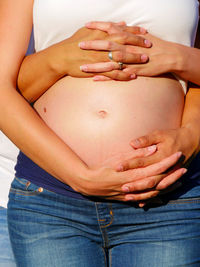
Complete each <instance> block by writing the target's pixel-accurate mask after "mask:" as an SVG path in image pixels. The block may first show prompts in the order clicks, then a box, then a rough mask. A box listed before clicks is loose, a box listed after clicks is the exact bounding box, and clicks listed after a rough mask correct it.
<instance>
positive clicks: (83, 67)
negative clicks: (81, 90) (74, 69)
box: [80, 65, 88, 71]
mask: <svg viewBox="0 0 200 267" xmlns="http://www.w3.org/2000/svg"><path fill="white" fill-rule="evenodd" d="M80 70H81V71H87V70H88V67H87V66H86V65H82V66H80Z"/></svg>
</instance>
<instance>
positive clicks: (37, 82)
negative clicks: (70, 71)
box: [17, 47, 65, 102]
mask: <svg viewBox="0 0 200 267" xmlns="http://www.w3.org/2000/svg"><path fill="white" fill-rule="evenodd" d="M51 50H53V48H52V47H50V48H47V49H45V50H42V51H41V52H38V53H34V54H32V55H29V56H27V57H25V58H24V60H23V62H22V65H21V68H20V71H19V75H18V81H17V83H18V88H19V90H20V92H21V94H22V95H23V96H24V97H25V98H26V99H27V100H28V101H29V102H34V101H35V100H37V99H38V98H39V97H40V96H41V95H42V94H43V93H45V92H46V90H48V89H49V87H51V86H52V85H53V84H54V83H56V82H57V81H58V80H59V79H60V78H62V77H63V76H64V75H65V74H64V73H63V72H62V73H61V71H60V69H59V65H56V64H54V62H53V61H54V58H52V55H53V53H51Z"/></svg>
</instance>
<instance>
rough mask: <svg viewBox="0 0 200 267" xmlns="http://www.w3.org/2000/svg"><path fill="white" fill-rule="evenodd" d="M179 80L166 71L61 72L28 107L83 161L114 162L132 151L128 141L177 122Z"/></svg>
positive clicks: (179, 113) (181, 95)
mask: <svg viewBox="0 0 200 267" xmlns="http://www.w3.org/2000/svg"><path fill="white" fill-rule="evenodd" d="M183 106H184V93H183V89H182V86H181V84H180V83H179V82H178V81H177V80H176V79H175V78H174V77H173V76H172V75H165V76H159V77H153V78H149V77H148V78H147V77H139V78H137V79H136V80H132V81H129V82H119V81H107V82H94V81H93V80H92V79H90V78H84V79H83V78H72V77H65V78H63V79H61V80H59V81H58V82H57V83H55V84H54V85H53V86H52V87H51V88H50V89H49V90H48V91H47V92H46V93H45V94H43V95H42V96H41V97H40V98H39V99H38V100H37V102H36V103H35V105H34V107H35V109H36V110H37V112H38V113H39V115H40V116H41V117H42V119H43V120H44V121H45V122H46V124H47V125H48V126H49V127H50V128H51V129H52V130H53V131H54V132H55V133H56V134H57V135H58V136H59V137H60V138H61V139H62V140H64V142H65V143H66V144H67V145H68V146H69V147H70V148H71V149H72V150H73V151H74V152H75V153H76V154H77V155H78V156H79V157H80V158H81V159H82V160H83V161H84V162H85V163H86V164H87V165H88V166H89V167H100V166H109V167H112V166H115V165H116V163H117V162H119V161H120V160H122V159H125V158H129V157H130V156H131V155H132V154H133V149H132V147H131V146H130V141H131V140H132V139H134V138H136V137H139V136H142V135H144V134H147V133H149V132H151V131H153V130H156V129H157V130H159V129H170V128H177V127H179V126H180V122H181V117H182V110H183Z"/></svg>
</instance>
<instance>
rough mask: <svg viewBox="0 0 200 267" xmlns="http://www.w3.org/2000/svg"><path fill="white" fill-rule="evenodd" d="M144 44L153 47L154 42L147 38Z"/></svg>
mask: <svg viewBox="0 0 200 267" xmlns="http://www.w3.org/2000/svg"><path fill="white" fill-rule="evenodd" d="M144 44H145V46H146V47H151V45H152V43H151V42H150V41H149V40H147V39H145V40H144Z"/></svg>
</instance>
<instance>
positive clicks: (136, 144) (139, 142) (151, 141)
mask: <svg viewBox="0 0 200 267" xmlns="http://www.w3.org/2000/svg"><path fill="white" fill-rule="evenodd" d="M160 141H161V136H160V135H159V134H158V133H157V134H155V133H152V134H148V135H144V136H141V137H139V138H137V139H134V140H132V141H131V142H130V145H131V146H132V147H133V148H135V149H137V148H143V147H148V146H151V145H156V144H158V143H159V142H160Z"/></svg>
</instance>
